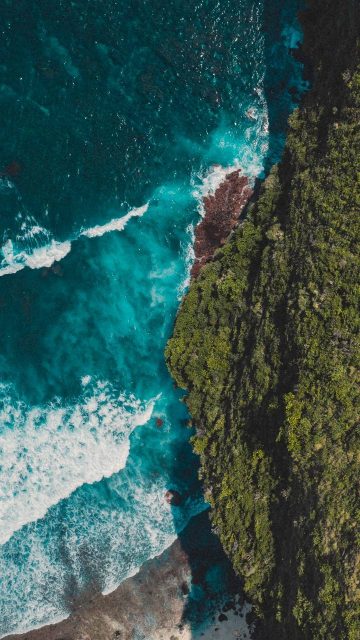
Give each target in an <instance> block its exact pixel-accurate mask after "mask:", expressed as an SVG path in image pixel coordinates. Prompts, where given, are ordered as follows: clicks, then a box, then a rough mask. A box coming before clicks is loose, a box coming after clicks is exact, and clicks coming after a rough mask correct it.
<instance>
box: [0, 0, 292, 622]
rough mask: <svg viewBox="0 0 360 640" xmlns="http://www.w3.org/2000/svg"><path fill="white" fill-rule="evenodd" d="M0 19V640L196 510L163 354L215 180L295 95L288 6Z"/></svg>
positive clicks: (256, 164)
mask: <svg viewBox="0 0 360 640" xmlns="http://www.w3.org/2000/svg"><path fill="white" fill-rule="evenodd" d="M4 4H5V6H4V8H2V11H1V14H2V15H1V21H2V23H3V24H2V32H3V34H4V35H3V36H2V39H1V42H0V47H1V64H0V75H1V79H0V113H1V117H2V122H3V123H4V126H3V127H2V128H1V131H0V174H1V176H0V213H1V218H0V224H1V227H0V234H1V236H0V237H1V243H0V244H1V247H2V249H1V251H0V307H1V317H0V335H1V347H2V348H1V352H0V379H1V385H0V420H1V423H0V518H1V520H0V544H1V545H2V546H1V547H0V611H1V617H0V635H5V634H7V633H10V632H15V631H22V630H26V629H29V628H32V627H34V626H38V625H41V624H44V623H47V622H50V621H54V620H56V619H60V618H63V617H65V616H66V615H67V614H68V613H69V610H70V608H71V606H72V603H73V602H74V601H76V600H77V598H79V597H81V594H83V593H84V592H85V591H87V590H88V589H92V588H97V589H101V590H102V591H110V590H112V589H114V588H115V587H116V586H117V585H118V584H119V583H120V582H121V581H122V580H123V579H124V578H125V577H126V576H128V575H130V574H131V573H133V572H135V571H136V570H137V568H138V567H139V566H140V565H141V564H142V563H143V562H144V561H145V560H146V559H148V558H150V557H153V556H154V555H156V554H158V553H160V552H161V551H162V550H163V549H164V548H166V546H168V545H169V544H170V543H171V542H172V540H173V539H174V538H175V536H176V532H179V531H180V530H181V529H182V528H183V527H184V526H185V524H186V523H187V522H188V521H189V518H191V516H192V515H194V514H195V513H198V512H200V511H201V510H202V509H204V508H205V505H204V503H203V501H202V497H201V487H200V485H199V482H198V480H197V462H196V459H195V457H194V456H193V455H192V453H191V450H190V446H189V444H188V439H189V434H190V433H191V431H190V430H189V429H188V428H187V426H186V423H187V415H186V411H185V408H184V406H183V404H181V403H180V402H179V398H180V394H179V393H178V392H177V391H176V390H174V388H173V384H172V381H171V379H170V377H169V375H168V373H167V370H166V367H165V364H164V359H163V350H164V346H165V343H166V340H167V338H168V336H169V334H170V332H171V327H172V324H173V321H174V316H175V313H176V309H177V307H178V304H179V300H180V298H181V295H182V293H183V291H184V289H185V288H186V283H187V278H188V273H189V266H190V263H191V258H192V251H191V242H192V230H193V225H194V224H196V222H197V221H198V219H199V214H201V197H202V195H204V194H205V193H207V192H209V190H210V191H211V190H212V189H214V188H215V187H216V184H218V183H219V180H220V179H221V176H222V175H223V173H224V172H223V170H221V168H219V167H213V165H222V166H223V167H230V166H234V165H236V166H241V167H242V169H243V170H244V172H245V173H246V174H247V175H249V177H250V178H252V179H253V178H255V177H256V176H261V175H262V174H263V172H264V167H265V166H268V165H269V163H272V162H273V161H276V160H277V159H278V158H279V155H280V153H281V149H282V145H283V141H284V133H285V126H286V118H287V116H288V113H289V111H290V110H291V109H292V108H293V107H294V105H295V100H296V95H295V91H294V90H292V92H289V91H288V89H289V88H290V87H295V88H297V89H298V90H299V91H301V90H302V88H303V84H302V81H301V75H300V73H301V69H300V66H299V65H298V64H297V63H295V61H294V60H293V58H292V57H291V55H290V53H289V47H291V46H294V45H295V44H296V42H297V40H298V38H299V33H298V27H297V23H296V10H297V9H298V7H299V2H298V1H297V0H287V1H285V0H282V1H281V2H279V3H270V2H269V3H268V2H265V1H261V2H260V1H253V0H240V1H237V2H233V1H230V0H223V1H222V2H218V1H217V0H202V1H197V2H192V1H189V2H186V3H184V2H182V1H180V0H172V1H170V2H169V1H168V2H163V1H160V0H151V1H146V0H142V1H139V2H134V0H132V2H126V1H122V0H116V1H115V0H112V1H110V0H109V2H107V3H103V2H100V1H99V0H92V1H91V2H90V1H88V0H81V1H80V0H77V1H76V2H72V3H64V2H61V1H60V0H58V1H57V2H55V3H51V10H50V8H49V3H48V2H47V1H46V0H37V1H36V2H35V1H32V0H23V1H22V2H18V3H16V6H15V4H14V3H13V2H10V1H8V2H5V3H4ZM274 4H276V5H277V7H276V8H274V7H273V6H270V5H274ZM169 487H171V488H176V489H177V490H179V491H180V492H181V493H182V494H183V495H184V496H185V501H184V504H183V506H182V507H180V508H171V507H170V506H169V505H168V504H167V503H166V501H165V500H164V493H165V491H166V490H167V489H168V488H169Z"/></svg>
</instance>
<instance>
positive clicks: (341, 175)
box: [166, 0, 360, 640]
mask: <svg viewBox="0 0 360 640" xmlns="http://www.w3.org/2000/svg"><path fill="white" fill-rule="evenodd" d="M301 19H302V23H303V28H304V43H303V45H302V48H301V56H302V58H303V60H304V61H305V63H306V69H307V73H308V75H309V77H310V80H311V90H310V91H309V92H308V93H307V94H306V95H305V96H304V97H303V99H302V102H301V105H300V108H298V109H296V110H295V111H294V112H293V114H292V115H291V117H290V120H289V127H288V134H287V142H286V148H285V151H284V155H283V159H282V161H281V163H280V164H279V165H278V166H275V167H273V169H272V170H271V171H270V174H269V175H268V177H267V179H266V180H265V181H264V183H263V185H262V188H261V190H260V194H259V196H258V198H257V200H256V201H255V202H253V203H251V204H250V206H249V207H248V208H247V216H246V219H245V220H244V221H243V222H241V223H240V224H239V225H238V227H237V228H236V229H235V231H234V232H233V233H232V235H231V237H230V239H229V240H228V241H227V242H226V243H225V244H224V246H223V247H221V248H220V249H218V250H217V251H216V252H215V255H214V257H213V259H212V260H211V261H210V262H208V263H207V264H205V265H204V266H203V267H202V268H201V271H200V273H198V267H197V266H196V265H195V275H197V277H196V279H195V278H193V280H192V283H191V286H190V288H189V291H188V293H187V295H186V296H185V298H184V300H183V302H182V305H181V307H180V310H179V313H178V316H177V320H176V324H175V328H174V333H173V337H172V338H171V339H170V341H169V343H168V345H167V349H166V358H167V363H168V366H169V369H170V371H171V373H172V375H173V377H174V378H175V380H176V383H177V384H178V386H179V387H181V388H183V389H186V390H187V391H188V396H187V399H186V402H187V405H188V407H189V410H190V412H191V414H192V418H193V420H194V423H195V425H196V428H197V433H196V436H195V437H194V438H193V447H194V450H195V451H196V452H197V453H198V454H199V456H200V462H201V475H202V478H203V480H204V487H205V496H206V499H207V500H208V501H209V502H210V504H211V507H212V512H211V513H212V515H211V518H212V524H213V528H214V530H215V531H216V533H217V534H218V535H219V537H220V540H221V542H222V544H223V547H224V549H225V551H226V553H227V554H228V556H229V558H230V559H231V561H232V564H233V566H234V568H235V570H236V572H237V573H238V574H239V575H240V576H241V577H242V579H243V582H244V588H245V593H246V595H247V597H248V598H249V600H250V602H251V603H252V605H253V612H254V614H255V618H256V622H255V636H256V638H259V639H260V638H261V639H267V640H269V639H275V638H276V639H277V640H288V638H290V637H291V638H293V639H294V640H300V639H301V640H304V639H308V640H315V639H319V640H320V639H321V640H355V639H356V638H358V637H359V636H360V625H359V620H360V615H359V605H360V591H359V551H358V550H359V546H358V537H357V523H358V508H359V500H358V496H359V487H358V479H359V457H358V451H359V437H358V431H357V427H356V425H357V424H358V419H359V406H360V392H359V360H360V345H359V335H360V332H359V329H360V327H359V313H358V311H359V302H360V300H359V289H358V283H359V276H360V257H359V256H360V252H359V238H360V228H359V210H360V188H359V180H358V176H359V175H360V174H359V170H360V164H359V158H360V126H359V125H360V123H359V113H360V60H359V33H360V7H359V3H358V2H356V1H355V0H346V1H345V2H344V3H342V5H341V7H340V6H339V4H338V2H335V0H324V1H323V2H321V3H320V2H318V1H316V0H311V1H310V2H308V8H307V10H306V11H305V12H304V13H303V15H302V16H301ZM204 225H205V222H204ZM219 235H220V237H222V232H221V233H219ZM212 236H213V237H214V236H216V233H213V234H212ZM196 241H197V242H198V244H199V245H200V244H201V246H203V245H204V242H203V240H202V237H200V230H199V232H198V235H197V239H196ZM195 251H197V252H198V253H200V255H201V256H202V255H203V254H205V255H206V254H207V250H206V251H204V250H203V249H201V251H200V249H199V247H197V246H196V245H195Z"/></svg>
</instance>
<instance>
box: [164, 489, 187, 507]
mask: <svg viewBox="0 0 360 640" xmlns="http://www.w3.org/2000/svg"><path fill="white" fill-rule="evenodd" d="M165 500H166V502H167V503H168V504H171V505H172V506H173V507H180V505H181V504H182V503H183V501H184V499H183V497H182V495H181V493H179V492H178V491H176V489H169V490H168V491H167V492H166V493H165Z"/></svg>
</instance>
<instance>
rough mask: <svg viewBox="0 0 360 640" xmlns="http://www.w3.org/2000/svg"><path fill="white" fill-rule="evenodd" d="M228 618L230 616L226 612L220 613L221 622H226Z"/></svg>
mask: <svg viewBox="0 0 360 640" xmlns="http://www.w3.org/2000/svg"><path fill="white" fill-rule="evenodd" d="M227 619H228V617H227V616H226V615H225V613H220V615H219V617H218V620H219V622H225V621H226V620H227Z"/></svg>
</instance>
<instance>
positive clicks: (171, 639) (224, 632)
mask: <svg viewBox="0 0 360 640" xmlns="http://www.w3.org/2000/svg"><path fill="white" fill-rule="evenodd" d="M216 581H218V584H216ZM248 610H249V607H248V605H247V604H246V603H244V600H243V597H242V595H241V592H240V588H239V583H238V581H237V579H236V578H235V576H234V574H233V571H232V569H231V565H230V563H229V561H228V560H227V558H226V557H225V555H224V553H223V551H222V548H221V546H220V543H219V542H218V540H217V538H215V536H214V535H213V534H212V533H211V531H210V524H209V520H208V515H207V513H203V514H200V516H197V517H195V518H194V519H193V520H192V521H191V522H190V524H189V525H188V526H187V527H186V529H185V530H184V531H183V532H182V533H181V534H180V535H179V538H177V540H176V541H175V542H174V543H173V544H172V545H171V547H169V549H167V550H166V551H164V553H162V554H161V555H160V556H159V557H157V558H154V559H152V560H149V561H148V562H146V563H145V564H144V565H143V566H142V567H141V569H140V571H139V572H138V573H137V574H136V575H135V576H133V577H130V578H128V579H127V580H125V581H124V582H123V583H122V584H121V585H120V586H119V587H118V588H117V589H116V590H115V591H113V592H112V593H110V594H107V595H103V594H102V593H100V592H93V593H87V594H84V596H83V598H82V600H81V601H78V602H76V603H75V604H74V606H73V612H72V613H71V615H70V616H69V618H67V619H66V620H63V621H61V622H59V623H57V624H53V625H48V626H45V627H42V628H40V629H35V630H33V631H29V632H27V633H23V634H17V635H10V636H6V638H4V639H3V640H193V639H195V638H199V639H202V640H212V639H215V638H216V639H217V640H228V639H229V638H231V639H232V640H249V639H250V635H249V630H248V626H247V623H246V614H247V612H248Z"/></svg>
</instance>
